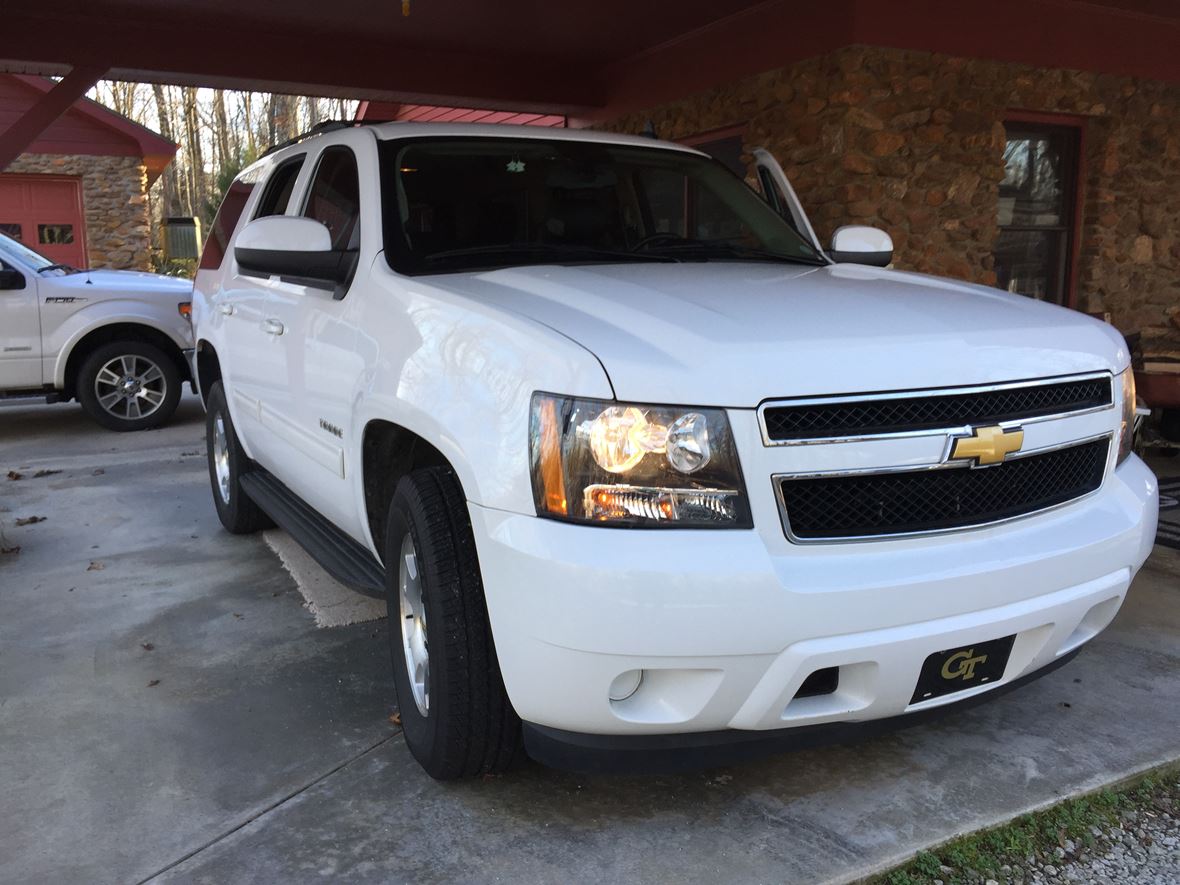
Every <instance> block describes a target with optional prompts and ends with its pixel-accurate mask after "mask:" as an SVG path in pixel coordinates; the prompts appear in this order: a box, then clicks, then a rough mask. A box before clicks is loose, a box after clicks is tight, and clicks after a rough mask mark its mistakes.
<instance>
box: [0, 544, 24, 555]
mask: <svg viewBox="0 0 1180 885" xmlns="http://www.w3.org/2000/svg"><path fill="white" fill-rule="evenodd" d="M18 553H20V545H17V546H16V547H0V556H16V554H18Z"/></svg>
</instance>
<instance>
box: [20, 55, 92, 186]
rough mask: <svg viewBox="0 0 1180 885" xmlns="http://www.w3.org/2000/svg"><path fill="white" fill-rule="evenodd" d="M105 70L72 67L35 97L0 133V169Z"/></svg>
mask: <svg viewBox="0 0 1180 885" xmlns="http://www.w3.org/2000/svg"><path fill="white" fill-rule="evenodd" d="M105 73H106V69H104V68H96V67H77V68H73V69H72V70H71V71H70V72H69V73H68V74H66V75H65V76H64V77H63V78H62V79H61V80H59V81H58V82H57V83H55V84H54V86H53V88H52V89H50V90H49V91H48V92H46V93H45V94H44V95H42V96H41V97H40V98H39V99H37V101H36V103H35V104H33V105H31V106H30V107H29V109H28V110H27V111H25V113H24V115H23V116H22V117H21V118H20V119H19V120H17V121H16V122H15V123H13V124H12V125H11V126H9V127H8V128H7V129H5V130H4V131H3V132H0V172H2V171H4V170H5V169H7V168H8V166H9V164H11V163H12V161H13V160H15V159H16V158H17V157H19V156H20V155H21V154H22V153H24V151H25V150H26V149H27V148H28V146H29V145H31V144H32V143H33V142H34V141H36V140H37V138H38V136H40V135H41V133H42V132H44V131H45V130H46V129H48V128H49V126H50V124H51V123H53V121H54V120H56V119H57V118H58V117H60V116H61V115H62V114H64V113H65V112H66V111H67V110H69V108H70V105H72V104H73V103H74V102H76V101H77V100H78V99H79V98H81V97H82V96H83V95H85V94H86V91H87V90H88V89H90V87H92V86H93V85H94V84H95V83H97V82H98V80H99V78H100V77H102V75H103V74H105Z"/></svg>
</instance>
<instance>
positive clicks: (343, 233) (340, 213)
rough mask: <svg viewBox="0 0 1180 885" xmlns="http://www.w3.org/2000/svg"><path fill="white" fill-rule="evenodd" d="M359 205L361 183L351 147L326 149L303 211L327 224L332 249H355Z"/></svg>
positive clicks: (357, 234) (358, 231)
mask: <svg viewBox="0 0 1180 885" xmlns="http://www.w3.org/2000/svg"><path fill="white" fill-rule="evenodd" d="M360 205H361V199H360V184H359V182H358V180H357V170H356V158H355V157H353V155H352V151H350V150H349V149H348V148H346V147H330V148H327V149H325V150H324V152H323V154H321V155H320V164H319V166H318V167H317V168H316V171H315V179H314V180H313V181H312V183H311V190H310V191H309V192H308V195H307V203H306V204H305V205H304V207H303V214H304V215H305V216H306V217H307V218H314V219H315V220H316V221H319V222H321V223H322V224H324V225H325V226H326V227H327V228H328V231H329V232H330V233H331V234H332V248H333V249H355V248H356V247H357V245H358V236H359V233H360V229H359V228H360V225H359V220H360Z"/></svg>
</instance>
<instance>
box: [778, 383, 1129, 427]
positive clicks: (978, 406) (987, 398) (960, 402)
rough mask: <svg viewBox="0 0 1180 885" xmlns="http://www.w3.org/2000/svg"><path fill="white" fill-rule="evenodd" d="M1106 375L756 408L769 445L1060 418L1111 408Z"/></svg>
mask: <svg viewBox="0 0 1180 885" xmlns="http://www.w3.org/2000/svg"><path fill="white" fill-rule="evenodd" d="M1112 402H1113V400H1112V397H1111V380H1110V375H1108V374H1105V373H1104V374H1102V375H1094V376H1088V377H1084V378H1076V379H1064V380H1059V381H1050V382H1031V383H1021V384H1006V385H996V386H990V387H986V388H960V389H958V390H956V389H954V388H948V389H946V390H942V391H936V392H928V393H915V394H913V395H906V394H904V393H901V394H889V395H880V396H873V395H872V394H866V395H864V396H858V397H836V398H830V399H823V400H811V401H808V400H797V401H794V402H790V403H783V404H781V405H780V404H777V403H771V404H768V405H766V406H764V407H763V408H762V409H761V420H762V428H763V433H764V434H765V441H766V442H767V444H769V445H778V444H789V443H792V442H799V441H802V440H823V439H839V438H846V437H858V436H875V435H880V434H889V433H906V432H915V431H917V432H920V431H925V430H934V429H946V428H954V427H963V426H966V425H975V426H978V425H981V424H999V423H1000V422H1003V421H1024V420H1028V419H1031V418H1040V417H1044V416H1047V415H1065V414H1070V413H1076V412H1081V411H1086V410H1090V409H1099V408H1104V407H1106V406H1109V405H1111V403H1112Z"/></svg>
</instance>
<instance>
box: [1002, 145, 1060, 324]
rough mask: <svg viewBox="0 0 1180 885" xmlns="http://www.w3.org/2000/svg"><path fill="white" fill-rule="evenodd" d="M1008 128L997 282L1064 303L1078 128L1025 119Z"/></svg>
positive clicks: (1021, 291)
mask: <svg viewBox="0 0 1180 885" xmlns="http://www.w3.org/2000/svg"><path fill="white" fill-rule="evenodd" d="M1006 129H1007V142H1006V144H1005V146H1004V178H1003V180H1002V181H1001V182H1000V205H999V216H998V219H997V220H998V221H999V226H1000V237H999V240H998V241H997V242H996V252H995V267H996V284H997V285H998V286H999V287H1000V288H1001V289H1007V290H1008V291H1010V292H1017V293H1019V294H1021V295H1029V296H1032V297H1033V298H1039V299H1042V300H1044V301H1052V302H1055V303H1057V304H1065V303H1066V302H1067V301H1068V291H1069V271H1070V263H1071V257H1072V256H1071V252H1072V247H1073V242H1072V240H1073V229H1074V220H1075V218H1076V214H1075V213H1076V211H1077V207H1076V205H1075V202H1076V193H1077V157H1078V141H1079V137H1078V130H1077V129H1076V128H1074V127H1071V126H1048V125H1044V126H1042V125H1031V124H1024V123H1009V124H1008V125H1007V126H1006Z"/></svg>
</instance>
